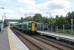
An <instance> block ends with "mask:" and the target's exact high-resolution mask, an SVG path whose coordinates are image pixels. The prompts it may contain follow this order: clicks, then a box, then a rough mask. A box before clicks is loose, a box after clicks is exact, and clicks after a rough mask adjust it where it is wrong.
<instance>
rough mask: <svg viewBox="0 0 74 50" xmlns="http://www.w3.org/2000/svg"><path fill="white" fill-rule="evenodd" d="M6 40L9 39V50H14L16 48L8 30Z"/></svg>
mask: <svg viewBox="0 0 74 50" xmlns="http://www.w3.org/2000/svg"><path fill="white" fill-rule="evenodd" d="M7 31H8V39H9V45H10V50H16V46H15V43H14V40H13V37H12V31H11V30H10V29H9V28H8V30H7Z"/></svg>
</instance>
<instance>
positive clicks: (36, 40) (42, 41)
mask: <svg viewBox="0 0 74 50" xmlns="http://www.w3.org/2000/svg"><path fill="white" fill-rule="evenodd" d="M12 30H13V31H14V32H15V34H16V35H17V36H18V37H19V38H20V39H21V41H22V42H23V43H24V44H26V45H27V46H28V48H29V49H30V50H74V48H70V47H67V46H65V45H60V44H58V43H54V42H51V41H48V40H47V38H45V37H42V36H37V35H32V36H29V35H27V34H24V33H22V32H20V31H18V30H16V29H12Z"/></svg>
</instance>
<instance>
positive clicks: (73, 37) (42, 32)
mask: <svg viewBox="0 0 74 50" xmlns="http://www.w3.org/2000/svg"><path fill="white" fill-rule="evenodd" d="M37 32H39V33H41V34H45V35H47V36H52V37H61V38H63V39H66V40H69V41H73V42H74V36H71V35H67V34H63V33H55V32H46V31H37Z"/></svg>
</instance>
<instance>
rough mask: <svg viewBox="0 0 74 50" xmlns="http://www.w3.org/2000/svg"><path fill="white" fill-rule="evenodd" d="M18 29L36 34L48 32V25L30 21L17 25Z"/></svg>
mask: <svg viewBox="0 0 74 50" xmlns="http://www.w3.org/2000/svg"><path fill="white" fill-rule="evenodd" d="M14 27H15V28H16V29H19V30H21V31H24V32H26V33H29V34H34V33H36V31H37V30H43V31H44V30H47V29H48V25H47V24H44V23H41V22H34V21H28V22H22V23H16V24H15V26H14Z"/></svg>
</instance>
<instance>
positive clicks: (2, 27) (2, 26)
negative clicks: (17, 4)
mask: <svg viewBox="0 0 74 50" xmlns="http://www.w3.org/2000/svg"><path fill="white" fill-rule="evenodd" d="M1 9H2V10H3V16H2V25H1V32H2V31H3V29H4V17H5V13H4V8H3V7H1Z"/></svg>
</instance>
